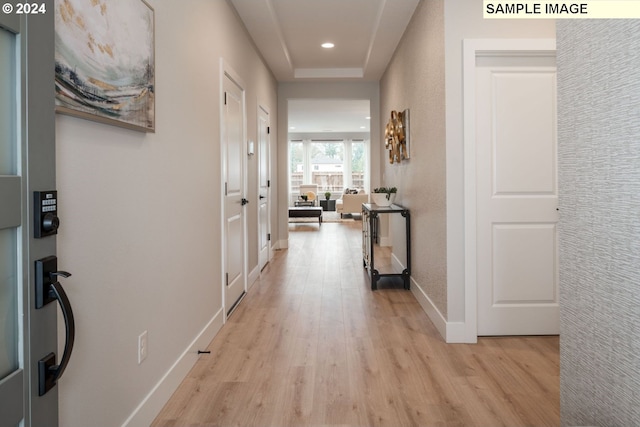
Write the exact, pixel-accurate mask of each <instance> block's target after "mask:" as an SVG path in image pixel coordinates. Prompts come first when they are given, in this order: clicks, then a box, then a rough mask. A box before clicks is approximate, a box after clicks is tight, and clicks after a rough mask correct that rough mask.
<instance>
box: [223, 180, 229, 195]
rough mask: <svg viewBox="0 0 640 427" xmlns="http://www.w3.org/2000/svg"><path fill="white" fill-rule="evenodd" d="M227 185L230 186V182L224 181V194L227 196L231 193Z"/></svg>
mask: <svg viewBox="0 0 640 427" xmlns="http://www.w3.org/2000/svg"><path fill="white" fill-rule="evenodd" d="M227 187H228V183H226V182H225V183H224V195H225V196H226V195H227V194H229V193H228V189H227Z"/></svg>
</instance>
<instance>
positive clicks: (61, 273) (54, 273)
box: [49, 271, 71, 281]
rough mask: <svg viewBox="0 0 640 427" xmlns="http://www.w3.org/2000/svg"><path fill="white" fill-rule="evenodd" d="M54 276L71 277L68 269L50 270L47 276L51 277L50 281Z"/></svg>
mask: <svg viewBox="0 0 640 427" xmlns="http://www.w3.org/2000/svg"><path fill="white" fill-rule="evenodd" d="M56 276H62V277H65V278H66V277H71V273H69V272H68V271H51V272H49V278H50V279H51V281H53V279H54V278H55V277H56Z"/></svg>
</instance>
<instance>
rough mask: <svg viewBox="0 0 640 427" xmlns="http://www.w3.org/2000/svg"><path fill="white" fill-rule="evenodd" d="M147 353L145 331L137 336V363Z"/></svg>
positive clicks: (139, 362)
mask: <svg viewBox="0 0 640 427" xmlns="http://www.w3.org/2000/svg"><path fill="white" fill-rule="evenodd" d="M147 354H149V342H148V341H147V331H144V332H143V333H141V334H140V336H138V365H139V364H141V363H142V362H143V361H144V359H146V358H147Z"/></svg>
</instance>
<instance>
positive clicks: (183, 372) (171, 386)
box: [122, 309, 224, 427]
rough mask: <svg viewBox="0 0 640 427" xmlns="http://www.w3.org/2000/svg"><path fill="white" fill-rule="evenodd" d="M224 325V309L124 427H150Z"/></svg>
mask: <svg viewBox="0 0 640 427" xmlns="http://www.w3.org/2000/svg"><path fill="white" fill-rule="evenodd" d="M223 324H224V311H223V310H222V309H220V310H218V312H217V313H216V314H215V315H214V316H213V318H212V319H211V320H210V321H209V323H208V324H207V325H206V326H205V327H204V329H202V331H200V333H199V334H198V335H197V336H196V338H195V339H194V340H193V341H192V342H191V344H189V346H188V347H187V349H186V350H185V351H184V352H183V353H182V354H181V355H180V357H178V360H176V362H175V363H174V364H173V365H172V366H171V368H169V370H168V371H167V372H166V373H165V374H164V376H163V377H162V378H161V379H160V381H159V382H158V383H157V384H156V385H155V387H153V389H152V390H151V391H150V392H149V394H148V395H147V396H146V397H145V398H144V399H143V400H142V402H141V403H140V405H138V407H137V408H136V409H135V410H134V411H133V413H132V414H131V415H130V416H129V418H127V420H126V421H125V422H124V423H123V424H122V427H148V426H149V425H151V423H152V422H153V420H154V419H155V418H156V416H157V415H158V413H159V412H160V410H161V409H162V408H163V407H164V405H165V404H166V403H167V402H168V401H169V398H170V397H171V395H172V394H173V392H174V391H176V389H177V388H178V386H179V385H180V383H181V382H182V380H184V378H185V377H186V376H187V374H188V373H189V371H190V370H191V368H192V367H193V365H195V363H196V362H197V360H198V354H197V352H198V350H199V349H203V348H206V347H207V346H208V345H209V343H211V341H212V340H213V338H214V337H215V336H216V334H217V333H218V331H220V328H222V325H223Z"/></svg>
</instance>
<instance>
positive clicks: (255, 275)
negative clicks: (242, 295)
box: [247, 265, 260, 290]
mask: <svg viewBox="0 0 640 427" xmlns="http://www.w3.org/2000/svg"><path fill="white" fill-rule="evenodd" d="M259 278H260V269H259V268H258V266H257V265H256V266H255V268H254V269H253V270H251V272H249V277H248V279H247V290H249V289H251V288H252V287H253V285H254V283H256V281H257V280H258V279H259Z"/></svg>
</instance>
